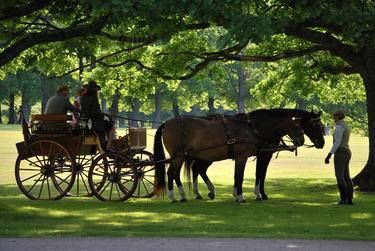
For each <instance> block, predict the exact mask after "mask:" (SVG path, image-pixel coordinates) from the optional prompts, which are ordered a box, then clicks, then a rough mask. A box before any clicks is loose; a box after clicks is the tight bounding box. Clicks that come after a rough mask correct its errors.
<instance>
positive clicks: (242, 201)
mask: <svg viewBox="0 0 375 251" xmlns="http://www.w3.org/2000/svg"><path fill="white" fill-rule="evenodd" d="M237 202H238V203H239V204H243V203H246V200H237Z"/></svg>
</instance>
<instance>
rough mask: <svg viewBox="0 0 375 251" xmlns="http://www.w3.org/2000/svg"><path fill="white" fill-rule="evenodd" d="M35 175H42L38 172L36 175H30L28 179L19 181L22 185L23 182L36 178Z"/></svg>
mask: <svg viewBox="0 0 375 251" xmlns="http://www.w3.org/2000/svg"><path fill="white" fill-rule="evenodd" d="M37 175H42V173H41V172H39V173H37V174H34V175H32V176H30V177H28V178H26V179H23V180H21V182H22V183H23V182H25V181H27V180H29V179H32V178H34V177H35V176H37Z"/></svg>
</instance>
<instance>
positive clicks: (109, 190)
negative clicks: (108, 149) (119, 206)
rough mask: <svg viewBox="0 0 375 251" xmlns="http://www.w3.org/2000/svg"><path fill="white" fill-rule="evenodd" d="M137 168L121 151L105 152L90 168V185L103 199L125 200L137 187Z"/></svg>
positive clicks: (96, 194)
mask: <svg viewBox="0 0 375 251" xmlns="http://www.w3.org/2000/svg"><path fill="white" fill-rule="evenodd" d="M137 182H138V176H137V169H136V168H135V166H134V163H133V161H132V160H131V159H129V158H128V157H126V156H125V155H123V154H121V153H105V154H101V155H100V156H99V157H97V158H96V159H95V160H94V162H93V163H92V165H91V167H90V170H89V185H90V188H91V191H92V192H93V193H94V195H95V196H96V197H97V198H98V199H100V200H103V201H125V200H127V199H128V198H129V197H130V196H132V194H133V192H134V191H135V188H136V187H137Z"/></svg>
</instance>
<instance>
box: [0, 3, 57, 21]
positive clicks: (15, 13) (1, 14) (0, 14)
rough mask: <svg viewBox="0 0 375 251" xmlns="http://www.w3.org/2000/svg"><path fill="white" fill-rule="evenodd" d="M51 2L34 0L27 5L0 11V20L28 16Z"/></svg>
mask: <svg viewBox="0 0 375 251" xmlns="http://www.w3.org/2000/svg"><path fill="white" fill-rule="evenodd" d="M52 2H53V1H52V0H34V1H31V3H29V4H27V5H23V6H18V7H7V8H4V9H0V20H4V19H9V18H14V17H22V16H25V15H28V14H30V13H33V12H35V11H38V10H41V9H43V8H44V7H46V6H48V5H49V4H50V3H52Z"/></svg>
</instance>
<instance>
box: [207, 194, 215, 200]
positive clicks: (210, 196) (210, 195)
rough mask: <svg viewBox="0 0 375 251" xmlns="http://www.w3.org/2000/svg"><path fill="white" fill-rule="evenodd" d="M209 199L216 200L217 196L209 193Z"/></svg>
mask: <svg viewBox="0 0 375 251" xmlns="http://www.w3.org/2000/svg"><path fill="white" fill-rule="evenodd" d="M208 197H209V198H210V199H211V200H213V199H215V194H214V193H211V192H209V193H208Z"/></svg>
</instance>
